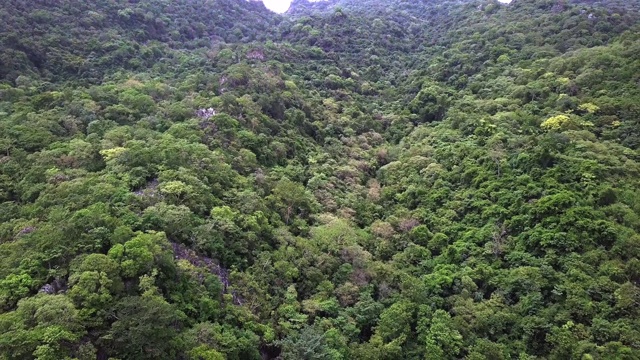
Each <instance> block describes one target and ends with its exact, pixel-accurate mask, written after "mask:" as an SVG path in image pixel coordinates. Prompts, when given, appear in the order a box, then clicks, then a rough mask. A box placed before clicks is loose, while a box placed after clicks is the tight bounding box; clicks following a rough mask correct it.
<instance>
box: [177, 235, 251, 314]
mask: <svg viewBox="0 0 640 360" xmlns="http://www.w3.org/2000/svg"><path fill="white" fill-rule="evenodd" d="M171 246H172V247H173V254H174V256H175V258H176V260H187V261H188V262H189V263H190V264H191V265H193V266H196V267H199V268H203V269H206V270H207V271H209V273H211V274H213V275H216V276H217V277H218V279H220V283H222V292H223V293H224V294H228V293H229V286H230V282H229V270H228V269H225V268H223V267H222V266H220V264H218V262H217V261H216V260H214V259H211V258H209V257H206V256H202V255H199V254H198V253H196V252H195V251H193V250H191V249H189V248H188V247H186V246H185V245H183V244H178V243H175V242H172V243H171ZM231 296H232V297H233V303H234V304H236V305H242V303H243V301H242V299H241V298H240V297H239V296H238V294H237V293H236V292H235V291H231Z"/></svg>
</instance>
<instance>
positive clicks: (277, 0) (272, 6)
mask: <svg viewBox="0 0 640 360" xmlns="http://www.w3.org/2000/svg"><path fill="white" fill-rule="evenodd" d="M498 1H500V2H503V3H510V2H511V0H498ZM262 2H263V3H264V5H265V6H266V7H267V9H269V10H271V11H273V12H276V13H279V14H282V13H284V12H285V11H287V10H288V9H289V5H291V0H262Z"/></svg>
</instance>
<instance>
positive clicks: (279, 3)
mask: <svg viewBox="0 0 640 360" xmlns="http://www.w3.org/2000/svg"><path fill="white" fill-rule="evenodd" d="M262 2H264V5H265V6H266V7H267V9H269V10H271V11H273V12H277V13H283V12H285V11H287V9H289V5H291V0H262Z"/></svg>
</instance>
